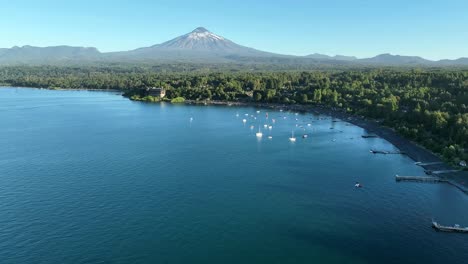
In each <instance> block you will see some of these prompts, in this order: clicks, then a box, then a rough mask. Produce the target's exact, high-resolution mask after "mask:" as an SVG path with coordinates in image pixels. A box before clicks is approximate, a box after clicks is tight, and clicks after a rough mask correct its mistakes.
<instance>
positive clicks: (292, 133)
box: [289, 130, 296, 142]
mask: <svg viewBox="0 0 468 264" xmlns="http://www.w3.org/2000/svg"><path fill="white" fill-rule="evenodd" d="M289 141H291V142H296V138H295V137H294V130H293V131H291V137H290V138H289Z"/></svg>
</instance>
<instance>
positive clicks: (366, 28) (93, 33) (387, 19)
mask: <svg viewBox="0 0 468 264" xmlns="http://www.w3.org/2000/svg"><path fill="white" fill-rule="evenodd" d="M198 26H204V27H206V28H207V29H209V30H210V31H212V32H214V33H217V34H219V35H222V36H224V37H226V38H228V39H231V40H232V41H234V42H237V43H239V44H242V45H245V46H249V47H254V48H257V49H260V50H265V51H271V52H277V53H284V54H295V55H306V54H310V53H315V52H317V53H324V54H329V55H334V54H343V55H355V56H358V57H370V56H374V55H377V54H380V53H392V54H401V55H418V56H423V57H426V58H429V59H441V58H451V59H453V58H458V57H468V0H445V1H434V0H405V1H403V0H392V1H379V0H354V1H353V0H303V1H299V0H289V1H276V0H271V1H263V0H261V1H254V0H248V1H244V0H235V1H223V0H213V1H211V0H210V1H202V0H199V1H196V0H193V1H188V0H187V1H177V0H172V1H158V0H154V1H149V0H148V1H139V0H133V1H121V0H113V1H108V0H103V1H101V0H93V1H89V0H80V1H78V0H76V1H63V0H62V1H58V0H41V1H23V0H8V1H7V0H0V47H2V48H7V47H12V46H15V45H18V46H22V45H33V46H51V45H62V44H63V45H73V46H93V47H97V48H98V49H99V50H101V51H104V52H106V51H118V50H130V49H135V48H138V47H143V46H150V45H153V44H157V43H161V42H164V41H166V40H169V39H171V38H174V37H176V36H178V35H182V34H184V33H187V32H189V31H191V30H193V29H194V28H196V27H198Z"/></svg>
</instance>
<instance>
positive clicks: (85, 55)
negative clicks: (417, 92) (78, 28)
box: [0, 27, 468, 66]
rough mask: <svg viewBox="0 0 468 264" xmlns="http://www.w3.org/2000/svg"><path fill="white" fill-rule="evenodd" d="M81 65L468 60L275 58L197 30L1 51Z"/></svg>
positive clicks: (5, 58)
mask: <svg viewBox="0 0 468 264" xmlns="http://www.w3.org/2000/svg"><path fill="white" fill-rule="evenodd" d="M83 62H113V63H119V62H133V63H139V62H149V63H155V62H158V63H159V62H193V63H240V64H242V63H259V64H278V65H280V64H289V65H293V64H300V65H304V64H317V65H320V64H329V65H332V66H333V65H353V64H356V65H409V66H412V65H421V66H425V65H427V66H452V65H454V66H461V65H467V66H468V58H460V59H456V60H440V61H431V60H427V59H424V58H421V57H417V56H400V55H391V54H388V53H387V54H380V55H377V56H375V57H372V58H365V59H358V58H356V57H354V56H343V55H336V56H328V55H324V54H319V53H314V54H311V55H307V56H292V55H283V54H276V53H271V52H266V51H261V50H257V49H254V48H250V47H246V46H242V45H240V44H237V43H235V42H233V41H231V40H229V39H226V38H225V37H223V36H220V35H217V34H215V33H213V32H211V31H209V30H207V29H206V28H203V27H198V28H196V29H195V30H193V31H192V32H189V33H187V34H184V35H181V36H179V37H176V38H174V39H171V40H169V41H166V42H163V43H161V44H156V45H153V46H150V47H143V48H138V49H135V50H130V51H120V52H108V53H101V52H99V51H98V50H97V49H96V48H92V47H89V48H86V47H71V46H54V47H33V46H23V47H13V48H9V49H8V48H0V64H54V63H83Z"/></svg>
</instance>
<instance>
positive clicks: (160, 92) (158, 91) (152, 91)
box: [146, 87, 166, 98]
mask: <svg viewBox="0 0 468 264" xmlns="http://www.w3.org/2000/svg"><path fill="white" fill-rule="evenodd" d="M146 93H147V94H148V95H150V96H154V97H159V98H163V97H164V96H166V90H165V89H164V88H160V87H149V88H146Z"/></svg>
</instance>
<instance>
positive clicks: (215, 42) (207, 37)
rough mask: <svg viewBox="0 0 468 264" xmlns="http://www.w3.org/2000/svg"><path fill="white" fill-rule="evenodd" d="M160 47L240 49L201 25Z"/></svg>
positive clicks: (212, 49) (214, 49)
mask: <svg viewBox="0 0 468 264" xmlns="http://www.w3.org/2000/svg"><path fill="white" fill-rule="evenodd" d="M156 46H158V47H160V48H169V49H189V50H211V51H225V50H229V49H238V48H239V47H240V46H239V45H237V44H235V43H234V42H232V41H230V40H227V39H225V38H223V37H221V36H218V35H216V34H214V33H212V32H210V31H208V30H207V29H206V28H203V27H199V28H196V29H195V30H193V31H192V32H190V33H187V34H185V35H182V36H180V37H177V38H175V39H171V40H169V41H166V42H164V43H162V44H160V45H156Z"/></svg>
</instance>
